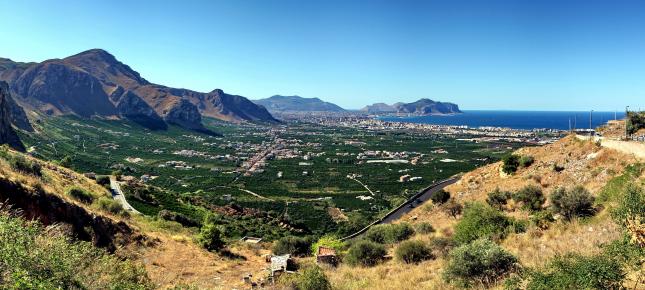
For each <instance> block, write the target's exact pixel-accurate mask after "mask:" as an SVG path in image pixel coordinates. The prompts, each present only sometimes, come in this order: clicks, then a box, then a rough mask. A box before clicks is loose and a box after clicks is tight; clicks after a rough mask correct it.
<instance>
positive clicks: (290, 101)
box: [253, 95, 345, 112]
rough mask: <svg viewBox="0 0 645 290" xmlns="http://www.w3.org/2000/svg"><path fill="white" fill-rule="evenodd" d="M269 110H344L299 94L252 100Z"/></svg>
mask: <svg viewBox="0 0 645 290" xmlns="http://www.w3.org/2000/svg"><path fill="white" fill-rule="evenodd" d="M253 102H254V103H256V104H258V105H262V106H264V107H265V108H267V109H268V110H269V111H271V112H344V111H345V109H343V108H341V107H339V106H337V105H336V104H332V103H329V102H325V101H322V100H320V99H318V98H303V97H299V96H280V95H276V96H272V97H270V98H266V99H260V100H255V101H253Z"/></svg>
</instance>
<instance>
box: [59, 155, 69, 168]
mask: <svg viewBox="0 0 645 290" xmlns="http://www.w3.org/2000/svg"><path fill="white" fill-rule="evenodd" d="M58 165H60V166H62V167H67V168H70V166H72V157H70V156H69V155H65V157H63V159H61V160H60V162H59V163H58Z"/></svg>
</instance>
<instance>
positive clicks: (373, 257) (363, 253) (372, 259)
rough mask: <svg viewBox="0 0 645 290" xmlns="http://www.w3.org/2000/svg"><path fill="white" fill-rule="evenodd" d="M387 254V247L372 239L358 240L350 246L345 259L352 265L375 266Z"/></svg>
mask: <svg viewBox="0 0 645 290" xmlns="http://www.w3.org/2000/svg"><path fill="white" fill-rule="evenodd" d="M386 254H387V251H386V250H385V247H384V246H383V245H381V244H377V243H374V242H372V241H366V240H362V241H358V242H356V243H355V244H353V245H352V246H351V247H349V250H348V251H347V255H346V256H345V258H344V259H343V260H344V261H345V262H346V263H348V264H350V265H352V266H358V265H361V266H367V267H369V266H374V265H376V264H378V263H380V262H381V261H383V257H384V256H385V255H386Z"/></svg>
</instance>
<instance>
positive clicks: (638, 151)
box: [576, 135, 645, 159]
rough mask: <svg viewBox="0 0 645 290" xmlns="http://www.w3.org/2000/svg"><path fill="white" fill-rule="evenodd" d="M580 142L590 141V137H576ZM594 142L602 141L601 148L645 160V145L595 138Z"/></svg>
mask: <svg viewBox="0 0 645 290" xmlns="http://www.w3.org/2000/svg"><path fill="white" fill-rule="evenodd" d="M576 138H578V139H580V140H589V138H590V137H589V136H582V135H576ZM593 140H594V141H600V146H602V147H605V148H610V149H614V150H616V151H619V152H622V153H626V154H630V155H634V156H635V157H636V158H638V159H645V143H643V142H636V141H618V140H610V139H605V138H603V137H593Z"/></svg>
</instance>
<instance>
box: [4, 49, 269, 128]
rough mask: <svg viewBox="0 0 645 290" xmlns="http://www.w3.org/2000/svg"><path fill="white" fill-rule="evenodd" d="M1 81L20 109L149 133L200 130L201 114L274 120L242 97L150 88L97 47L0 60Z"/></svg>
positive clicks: (220, 92) (250, 119) (233, 119)
mask: <svg viewBox="0 0 645 290" xmlns="http://www.w3.org/2000/svg"><path fill="white" fill-rule="evenodd" d="M0 80H4V81H6V82H8V83H9V85H10V88H11V90H12V92H13V93H14V95H15V97H16V100H17V101H18V102H19V103H20V104H21V105H23V106H25V107H27V108H29V109H33V110H37V111H40V112H43V113H46V114H49V115H62V114H75V115H79V116H82V117H86V118H87V117H90V116H102V117H122V118H128V119H131V120H133V121H137V122H140V123H141V124H142V125H145V126H147V127H150V128H152V129H164V128H165V124H164V122H165V123H170V124H177V125H180V126H182V127H185V128H188V129H193V130H204V127H203V125H202V124H201V120H202V116H206V117H213V118H217V119H222V120H225V121H231V122H244V121H260V122H276V120H275V119H274V118H273V117H272V116H271V114H269V113H268V112H267V111H266V109H264V108H263V107H261V106H257V105H255V104H253V103H252V102H251V101H249V100H247V99H246V98H244V97H241V96H233V95H228V94H225V93H223V92H222V91H221V90H214V91H212V92H210V93H200V92H195V91H191V90H187V89H176V88H170V87H166V86H162V85H157V84H153V83H151V82H149V81H147V80H146V79H144V78H143V77H141V76H140V75H139V73H138V72H136V71H135V70H133V69H132V68H130V67H129V66H128V65H126V64H124V63H122V62H120V61H118V60H117V59H116V58H115V57H114V56H113V55H111V54H110V53H108V52H106V51H104V50H101V49H92V50H88V51H85V52H82V53H79V54H76V55H73V56H70V57H67V58H63V59H51V60H46V61H43V62H41V63H20V62H13V61H11V60H9V59H1V62H0Z"/></svg>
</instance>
